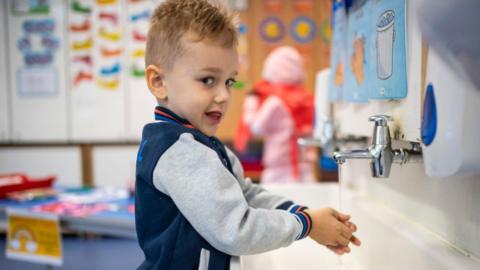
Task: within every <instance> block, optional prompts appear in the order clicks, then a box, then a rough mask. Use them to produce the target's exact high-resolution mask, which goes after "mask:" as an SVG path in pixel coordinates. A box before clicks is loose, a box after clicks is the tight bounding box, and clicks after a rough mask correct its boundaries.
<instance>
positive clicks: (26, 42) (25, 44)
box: [17, 37, 32, 52]
mask: <svg viewBox="0 0 480 270" xmlns="http://www.w3.org/2000/svg"><path fill="white" fill-rule="evenodd" d="M17 48H18V49H19V50H20V51H21V52H28V51H30V50H31V49H32V43H31V42H30V39H29V38H27V37H22V38H19V39H18V40H17Z"/></svg>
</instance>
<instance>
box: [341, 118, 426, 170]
mask: <svg viewBox="0 0 480 270" xmlns="http://www.w3.org/2000/svg"><path fill="white" fill-rule="evenodd" d="M368 120H369V121H372V122H375V126H374V128H373V135H372V144H371V145H370V146H369V147H368V148H367V149H361V150H345V151H340V152H335V153H334V154H333V158H334V159H335V161H336V162H337V163H338V164H343V163H345V161H346V160H347V159H369V160H371V161H370V169H371V172H372V176H373V177H377V178H387V177H388V176H389V175H390V168H391V167H392V163H399V164H404V163H407V162H409V161H418V160H421V156H422V153H421V148H420V145H419V144H418V143H414V142H409V143H410V145H411V149H404V148H400V149H392V141H391V137H390V130H389V127H388V121H389V120H392V117H390V116H388V115H375V116H371V117H370V118H369V119H368Z"/></svg>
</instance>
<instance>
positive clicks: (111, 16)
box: [98, 11, 118, 25]
mask: <svg viewBox="0 0 480 270" xmlns="http://www.w3.org/2000/svg"><path fill="white" fill-rule="evenodd" d="M98 18H100V19H101V20H107V21H110V22H111V23H113V24H115V25H116V24H117V23H118V16H117V14H116V13H112V12H105V11H102V12H100V13H99V14H98Z"/></svg>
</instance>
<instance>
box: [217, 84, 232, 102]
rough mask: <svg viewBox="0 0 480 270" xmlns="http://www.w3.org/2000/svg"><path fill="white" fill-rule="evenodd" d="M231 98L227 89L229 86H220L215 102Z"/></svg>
mask: <svg viewBox="0 0 480 270" xmlns="http://www.w3.org/2000/svg"><path fill="white" fill-rule="evenodd" d="M229 98H230V91H229V90H228V89H227V87H219V89H218V91H217V93H216V94H215V98H214V100H215V102H216V103H224V102H226V101H228V99H229Z"/></svg>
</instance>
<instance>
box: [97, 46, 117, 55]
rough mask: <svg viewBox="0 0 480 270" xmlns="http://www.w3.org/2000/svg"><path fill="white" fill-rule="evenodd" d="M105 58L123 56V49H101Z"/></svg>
mask: <svg viewBox="0 0 480 270" xmlns="http://www.w3.org/2000/svg"><path fill="white" fill-rule="evenodd" d="M100 52H101V54H102V56H103V57H117V56H120V55H121V54H122V49H108V48H106V47H102V48H100Z"/></svg>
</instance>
